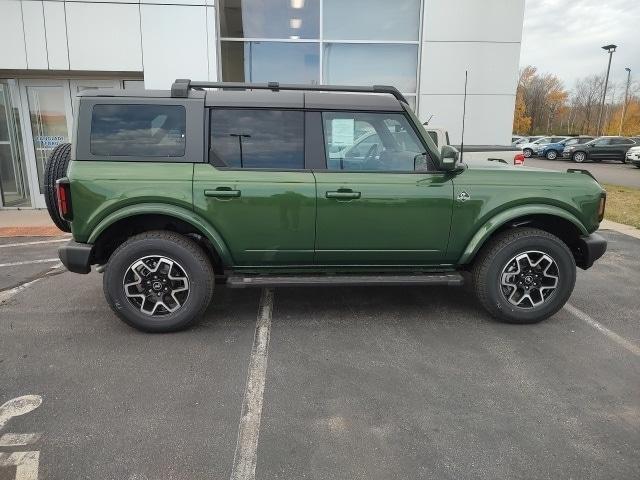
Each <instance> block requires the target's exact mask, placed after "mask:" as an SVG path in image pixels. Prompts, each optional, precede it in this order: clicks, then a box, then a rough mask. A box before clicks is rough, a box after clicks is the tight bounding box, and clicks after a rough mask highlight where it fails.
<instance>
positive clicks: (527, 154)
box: [522, 148, 533, 158]
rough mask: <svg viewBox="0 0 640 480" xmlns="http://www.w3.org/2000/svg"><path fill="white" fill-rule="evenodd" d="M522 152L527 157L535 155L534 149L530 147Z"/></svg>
mask: <svg viewBox="0 0 640 480" xmlns="http://www.w3.org/2000/svg"><path fill="white" fill-rule="evenodd" d="M522 153H523V155H524V157H525V158H529V157H531V156H533V150H531V149H530V148H525V149H524V150H522Z"/></svg>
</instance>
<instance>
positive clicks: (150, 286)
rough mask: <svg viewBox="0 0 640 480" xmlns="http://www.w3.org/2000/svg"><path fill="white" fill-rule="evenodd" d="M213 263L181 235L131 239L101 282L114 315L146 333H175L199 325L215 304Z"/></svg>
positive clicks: (152, 234) (155, 233) (115, 255)
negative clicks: (211, 302)
mask: <svg viewBox="0 0 640 480" xmlns="http://www.w3.org/2000/svg"><path fill="white" fill-rule="evenodd" d="M214 283H215V282H214V273H213V267H212V266H211V262H210V261H209V259H208V258H207V255H206V254H205V252H204V251H203V250H202V248H200V246H199V245H198V244H197V243H196V242H194V241H193V240H191V239H190V238H187V237H185V236H183V235H180V234H177V233H174V232H168V231H151V232H145V233H141V234H139V235H136V236H134V237H131V238H130V239H128V240H127V241H126V242H124V243H123V244H122V245H120V246H119V247H118V248H117V249H116V251H115V252H113V254H112V255H111V258H109V262H108V263H107V267H106V269H105V273H104V278H103V289H104V294H105V297H106V299H107V302H108V303H109V306H110V307H111V308H112V310H113V311H114V312H115V313H116V314H117V315H118V316H119V317H120V319H122V320H123V321H124V322H125V323H127V324H128V325H130V326H132V327H134V328H137V329H138V330H143V331H145V332H172V331H176V330H181V329H183V328H186V327H187V326H189V325H191V324H193V323H194V322H196V321H197V320H198V319H199V317H200V316H201V315H202V314H203V313H204V311H205V309H206V308H207V306H208V305H209V302H210V301H211V295H212V293H213V288H214Z"/></svg>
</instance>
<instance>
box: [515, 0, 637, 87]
mask: <svg viewBox="0 0 640 480" xmlns="http://www.w3.org/2000/svg"><path fill="white" fill-rule="evenodd" d="M611 43H613V44H615V45H618V49H617V50H616V52H615V53H614V54H613V60H612V62H611V76H610V81H611V79H613V81H614V82H618V83H620V84H622V83H624V82H625V81H626V73H627V72H626V71H625V70H624V68H625V67H629V68H631V76H632V78H633V77H634V76H635V80H638V79H640V0H526V7H525V14H524V31H523V34H522V52H521V55H520V67H523V66H526V65H533V66H536V67H538V70H539V71H541V72H550V73H554V74H555V75H557V76H558V77H559V78H560V79H561V80H562V81H563V82H564V84H565V88H567V89H573V86H574V83H575V80H576V79H578V78H581V77H583V76H586V75H590V74H593V73H604V72H605V71H606V68H607V56H608V55H607V53H606V52H605V51H604V50H602V49H601V48H600V47H601V46H603V45H608V44H611Z"/></svg>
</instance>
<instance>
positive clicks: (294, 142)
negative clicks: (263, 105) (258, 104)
mask: <svg viewBox="0 0 640 480" xmlns="http://www.w3.org/2000/svg"><path fill="white" fill-rule="evenodd" d="M209 148H210V150H209V159H210V161H211V163H213V164H214V165H216V166H219V167H233V168H275V169H294V170H297V169H303V168H304V113H303V112H302V111H298V110H266V109H260V110H255V109H253V110H252V109H220V108H214V109H212V110H211V142H210V147H209Z"/></svg>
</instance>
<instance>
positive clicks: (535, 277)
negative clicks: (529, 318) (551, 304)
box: [500, 251, 560, 309]
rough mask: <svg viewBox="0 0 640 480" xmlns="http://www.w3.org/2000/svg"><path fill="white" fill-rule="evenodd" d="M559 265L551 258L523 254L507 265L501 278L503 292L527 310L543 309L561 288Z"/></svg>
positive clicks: (541, 255)
mask: <svg viewBox="0 0 640 480" xmlns="http://www.w3.org/2000/svg"><path fill="white" fill-rule="evenodd" d="M559 278H560V276H559V271H558V265H557V264H556V262H555V260H554V259H553V258H551V257H550V256H549V255H548V254H546V253H543V252H538V251H527V252H523V253H519V254H518V255H516V256H515V257H513V258H512V259H511V260H509V261H508V262H507V264H506V265H505V267H504V268H503V269H502V274H501V275H500V289H501V291H502V294H503V295H504V297H505V298H506V299H507V301H508V302H509V303H510V304H512V305H514V306H516V307H518V308H524V309H531V308H535V307H539V306H540V305H542V304H543V303H545V302H546V301H548V300H549V298H550V297H551V296H552V295H553V293H554V292H555V291H556V288H558V283H559Z"/></svg>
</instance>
